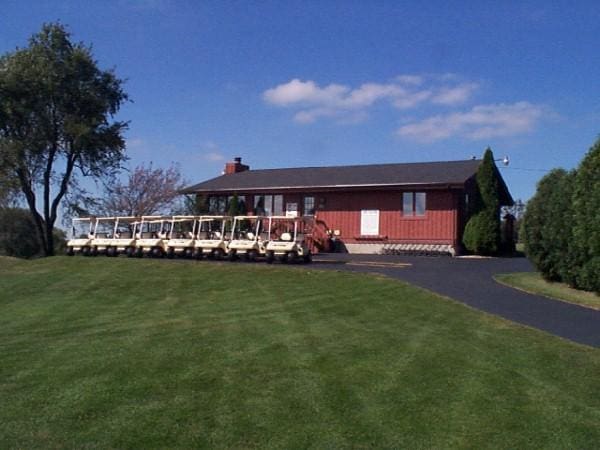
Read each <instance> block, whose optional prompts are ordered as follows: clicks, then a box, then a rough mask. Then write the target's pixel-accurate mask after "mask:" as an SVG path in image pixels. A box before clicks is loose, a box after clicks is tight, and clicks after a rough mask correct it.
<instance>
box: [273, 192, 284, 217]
mask: <svg viewBox="0 0 600 450" xmlns="http://www.w3.org/2000/svg"><path fill="white" fill-rule="evenodd" d="M273 215H275V216H282V215H283V195H274V196H273Z"/></svg>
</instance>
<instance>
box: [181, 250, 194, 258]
mask: <svg viewBox="0 0 600 450" xmlns="http://www.w3.org/2000/svg"><path fill="white" fill-rule="evenodd" d="M183 256H184V257H185V258H192V257H193V256H194V249H193V248H189V247H188V248H186V249H185V250H184V251H183Z"/></svg>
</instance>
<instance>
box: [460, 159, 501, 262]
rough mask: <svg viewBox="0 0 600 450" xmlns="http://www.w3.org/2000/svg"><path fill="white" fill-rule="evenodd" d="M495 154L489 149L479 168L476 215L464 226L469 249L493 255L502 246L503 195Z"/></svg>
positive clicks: (465, 242) (464, 240) (474, 213)
mask: <svg viewBox="0 0 600 450" xmlns="http://www.w3.org/2000/svg"><path fill="white" fill-rule="evenodd" d="M496 171H497V169H496V164H495V163H494V154H493V153H492V150H491V149H489V148H488V149H487V150H486V151H485V153H484V155H483V161H482V162H481V165H480V166H479V169H478V170H477V175H476V181H477V195H476V196H475V197H476V198H475V199H473V204H474V206H473V215H472V216H471V218H470V219H469V221H468V222H467V225H466V226H465V231H464V234H463V243H464V245H465V247H466V248H467V250H469V251H470V252H473V253H477V254H484V255H492V254H494V253H497V252H498V249H499V245H500V194H499V183H498V176H497V174H496Z"/></svg>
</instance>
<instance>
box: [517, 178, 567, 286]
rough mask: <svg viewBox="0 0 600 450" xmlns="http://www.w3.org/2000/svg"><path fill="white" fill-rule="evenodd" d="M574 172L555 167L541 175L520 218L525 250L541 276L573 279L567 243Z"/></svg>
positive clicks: (550, 278)
mask: <svg viewBox="0 0 600 450" xmlns="http://www.w3.org/2000/svg"><path fill="white" fill-rule="evenodd" d="M574 176H575V175H574V173H572V172H571V173H568V172H566V171H565V170H562V169H555V170H553V171H552V172H550V173H549V174H548V175H546V176H545V177H544V178H542V179H541V180H540V182H539V183H538V187H537V191H536V194H535V195H534V196H533V198H532V199H531V200H530V201H529V203H528V205H527V211H526V212H525V216H524V219H523V230H524V234H525V252H526V253H527V255H528V256H529V258H530V259H531V261H532V262H533V263H534V264H535V265H536V267H537V268H538V270H539V271H540V272H541V274H542V276H543V277H544V278H546V279H547V280H551V281H566V280H572V279H573V274H572V270H573V268H572V266H571V258H570V257H569V246H570V245H571V241H572V209H573V206H572V201H571V197H572V185H573V180H574Z"/></svg>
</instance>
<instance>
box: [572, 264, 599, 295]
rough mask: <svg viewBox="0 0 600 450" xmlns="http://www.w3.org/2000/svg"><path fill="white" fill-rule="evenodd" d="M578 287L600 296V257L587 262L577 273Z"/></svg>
mask: <svg viewBox="0 0 600 450" xmlns="http://www.w3.org/2000/svg"><path fill="white" fill-rule="evenodd" d="M576 282H577V287H578V288H579V289H585V290H586V291H594V292H596V293H597V294H599V295H600V256H596V257H594V258H592V259H590V260H589V261H587V262H586V263H585V264H584V265H583V266H582V267H581V268H580V269H579V271H578V273H577V279H576Z"/></svg>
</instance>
